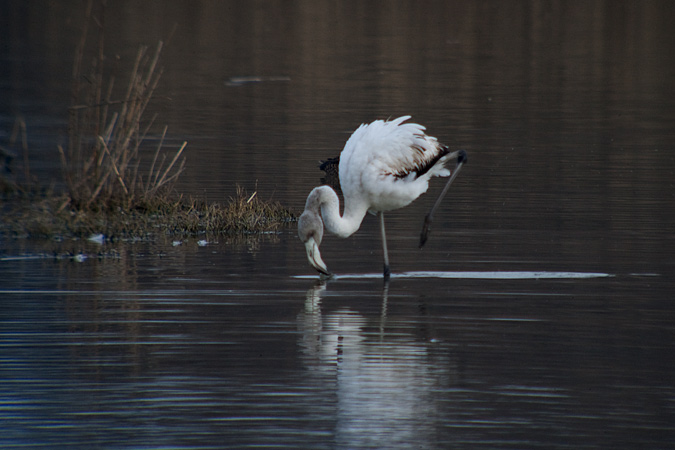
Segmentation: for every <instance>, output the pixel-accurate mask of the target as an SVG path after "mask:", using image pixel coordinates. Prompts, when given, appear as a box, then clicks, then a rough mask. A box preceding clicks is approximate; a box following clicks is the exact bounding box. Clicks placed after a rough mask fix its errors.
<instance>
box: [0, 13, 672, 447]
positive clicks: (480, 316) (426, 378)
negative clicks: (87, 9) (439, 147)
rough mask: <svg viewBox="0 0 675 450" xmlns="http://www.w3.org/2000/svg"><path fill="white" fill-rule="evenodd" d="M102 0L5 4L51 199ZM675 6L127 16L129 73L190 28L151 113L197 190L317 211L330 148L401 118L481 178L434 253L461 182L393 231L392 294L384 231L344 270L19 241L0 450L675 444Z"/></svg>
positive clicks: (333, 252) (15, 78)
mask: <svg viewBox="0 0 675 450" xmlns="http://www.w3.org/2000/svg"><path fill="white" fill-rule="evenodd" d="M79 5H80V3H79V2H73V3H72V4H71V3H69V2H57V3H50V4H48V5H40V6H38V5H33V4H24V3H23V2H13V1H10V2H3V3H2V6H1V7H2V8H3V12H2V14H0V25H2V26H0V33H2V34H0V38H1V39H2V40H3V41H6V42H7V43H8V45H7V46H3V47H2V48H3V50H2V51H0V62H1V63H2V64H0V67H2V69H0V93H1V94H2V98H3V99H5V98H6V99H8V100H7V101H3V102H0V145H3V146H4V145H6V141H7V140H8V139H9V135H10V132H11V127H12V123H13V121H14V118H15V116H16V114H21V115H23V117H24V118H25V120H26V123H27V126H28V136H29V147H30V161H31V170H32V171H33V173H34V174H35V175H37V176H38V177H39V178H40V180H41V181H44V183H45V184H48V182H49V180H52V179H55V180H58V176H59V169H58V165H57V162H58V161H57V153H56V152H55V147H56V144H57V143H62V142H63V140H64V139H65V138H64V136H65V131H64V130H65V121H66V117H67V116H66V113H65V111H66V108H67V105H68V101H69V88H70V80H69V76H70V75H69V73H70V61H71V58H72V48H73V47H74V45H75V44H74V43H75V42H76V39H77V36H78V26H79V25H78V23H79V22H78V21H77V20H78V15H77V11H78V8H79V7H80V6H79ZM160 11H161V14H160V13H159V12H160ZM673 18H675V9H674V8H673V6H672V5H671V4H670V3H668V2H663V3H661V2H640V3H639V4H637V3H633V2H610V3H607V2H582V3H578V2H558V3H552V4H551V3H540V2H504V3H502V2H480V1H479V2H470V3H465V2H442V3H439V4H435V3H434V4H428V5H425V7H424V8H421V7H420V6H419V4H418V3H414V2H396V3H395V7H387V8H385V7H383V5H381V4H379V3H370V2H365V3H363V2H343V3H340V4H337V5H330V6H327V5H323V4H321V3H310V4H303V3H283V4H279V5H264V6H263V5H262V4H261V5H255V4H251V5H249V4H244V3H239V2H213V3H210V2H203V3H202V2H171V3H168V4H166V3H164V2H143V3H142V4H136V2H116V5H115V6H113V5H112V4H110V5H109V7H108V16H107V19H106V22H105V26H106V28H107V30H114V31H115V32H114V33H113V32H110V33H108V35H107V37H106V47H107V48H110V51H111V52H112V53H117V54H118V55H119V57H120V61H121V62H120V66H121V67H124V64H123V62H125V61H128V60H130V59H131V60H133V56H134V55H135V52H136V48H137V45H138V44H140V43H148V44H153V43H154V42H156V41H157V40H158V39H160V38H166V37H167V36H168V35H169V33H170V32H171V29H172V28H173V26H174V24H177V29H176V34H175V35H174V37H173V38H172V40H171V41H170V43H169V45H167V47H166V49H165V54H164V55H165V59H164V64H165V75H164V77H163V79H162V83H161V86H160V94H159V95H158V96H157V99H156V102H155V103H154V104H153V105H152V106H151V108H153V110H152V112H157V113H158V114H159V116H158V119H157V120H158V121H159V122H161V123H167V124H168V126H169V135H170V137H171V139H170V145H178V144H179V143H180V142H182V141H183V140H188V142H189V144H188V149H187V152H188V153H187V155H188V166H187V167H188V169H187V172H186V173H185V174H184V177H183V178H182V179H181V182H180V185H179V186H178V189H179V190H180V191H181V192H184V193H189V194H192V195H198V196H203V197H205V198H207V199H208V200H210V201H214V200H219V201H225V200H226V199H227V197H228V196H230V195H233V194H234V192H235V189H236V185H237V184H240V185H242V186H243V187H245V188H246V189H248V190H249V191H251V192H252V191H257V192H258V196H260V197H261V198H274V199H276V200H279V201H280V202H282V203H284V204H286V205H289V206H291V207H293V208H295V209H296V210H300V209H301V208H302V206H303V204H304V199H305V197H306V195H307V193H308V192H309V190H310V189H311V188H312V187H313V186H315V185H316V184H317V183H318V180H319V177H320V176H321V173H320V172H319V171H318V170H317V168H316V163H317V161H319V160H321V159H325V158H328V157H331V156H335V155H337V154H338V152H339V151H340V149H341V147H342V145H343V143H344V141H345V140H346V139H347V137H348V136H349V133H350V132H351V131H352V130H353V129H355V128H356V127H357V126H358V125H359V124H360V123H362V122H367V121H370V120H373V119H376V118H387V117H390V116H391V117H394V116H397V115H402V114H412V115H413V118H414V120H417V121H419V122H420V123H423V124H425V125H427V127H428V131H429V132H430V133H431V134H433V135H435V136H438V137H439V139H440V140H441V141H442V142H445V143H448V144H450V145H451V146H452V147H453V148H464V149H466V150H467V152H468V153H469V163H468V164H467V165H466V166H465V168H464V169H463V170H462V173H461V174H460V175H459V177H458V178H457V180H456V182H455V184H454V185H453V187H452V189H451V191H450V192H451V194H450V195H449V196H448V198H447V199H446V202H445V204H444V205H443V208H442V210H441V211H439V212H438V213H437V215H436V221H435V224H434V227H433V230H432V233H431V236H430V239H429V242H428V243H427V245H426V247H425V248H424V249H422V250H419V249H418V248H417V243H418V239H419V232H420V230H421V226H422V219H423V217H424V214H425V212H426V211H427V209H428V208H429V207H430V205H431V203H432V202H433V197H434V196H435V195H436V194H437V193H438V192H439V190H440V188H441V186H440V185H439V184H436V185H434V186H432V188H431V189H430V193H429V195H428V196H426V197H425V198H422V199H420V200H419V201H417V202H416V203H415V204H413V205H411V206H410V207H408V208H406V209H404V210H402V211H399V212H394V213H391V214H389V215H388V217H387V234H388V240H389V250H390V259H391V265H392V270H393V275H392V278H391V280H390V282H389V283H387V284H385V283H384V282H383V280H382V278H381V274H380V270H381V246H380V241H379V235H378V224H377V221H376V220H375V219H374V218H373V217H366V219H365V221H364V223H363V225H362V227H361V230H359V232H357V233H356V234H355V235H354V236H352V237H350V238H349V239H347V240H341V239H337V238H334V237H330V236H329V237H327V238H326V239H325V242H324V243H323V245H322V255H323V257H324V260H325V261H326V263H327V264H328V266H329V267H330V268H331V270H332V271H333V272H335V274H336V277H335V278H333V279H331V280H320V279H319V277H318V276H317V275H316V274H315V273H313V272H312V270H311V268H310V267H309V266H308V264H307V261H306V257H305V255H304V249H303V248H302V245H301V244H300V242H299V241H298V239H297V237H296V236H295V230H294V229H292V228H289V229H287V230H282V231H281V232H279V233H274V234H269V235H265V236H262V237H255V236H252V237H244V238H225V237H213V236H198V237H195V238H189V239H182V238H176V237H163V236H160V237H158V239H157V240H156V241H154V242H109V241H105V242H103V243H102V244H99V243H96V242H88V241H70V240H62V241H49V242H44V241H37V240H13V239H9V238H6V237H3V238H2V239H0V304H1V305H2V308H0V419H1V420H0V447H3V448H35V449H37V448H50V449H52V448H70V449H73V448H76V449H80V448H81V449H90V448H105V449H122V448H124V449H127V448H128V449H132V448H135V449H141V448H143V449H147V448H167V449H168V448H172V449H207V448H214V449H215V448H218V449H220V448H237V449H239V448H254V447H258V448H260V447H279V448H294V449H295V448H311V449H318V448H343V449H355V448H411V447H413V448H429V449H431V448H504V449H507V448H508V449H510V448H519V449H520V448H546V449H548V448H574V449H577V448H638V447H640V448H667V447H669V446H670V445H671V443H672V442H673V441H674V440H675V426H674V425H673V424H674V423H675V380H674V377H673V375H672V374H673V363H672V359H673V358H672V355H673V354H674V351H675V306H674V305H675V304H674V303H673V301H672V300H673V295H672V293H673V288H674V287H675V284H673V281H672V278H673V272H674V270H673V268H674V266H675V264H674V259H673V256H672V255H673V254H674V253H675V245H673V243H674V240H675V233H674V232H673V227H672V224H673V223H675V209H674V208H673V199H674V197H675V194H674V192H675V191H674V189H673V182H672V180H673V175H674V171H675V159H674V158H675V148H674V145H673V143H674V142H675V139H674V138H675V133H674V130H675V125H674V124H675V95H673V94H674V93H675V92H674V91H675V89H674V87H675V86H674V85H673V81H672V80H674V79H675V70H674V69H675V64H674V63H673V60H672V58H666V57H665V56H663V55H670V54H672V53H673V48H672V47H673V43H674V42H675V40H673V39H672V37H673V32H672V19H673ZM64 61H65V63H64ZM120 71H122V70H121V69H120ZM122 72H123V71H122ZM120 83H121V82H120ZM120 85H122V83H121V84H120ZM19 154H20V153H19ZM56 185H57V186H58V181H57V182H56ZM199 241H204V242H199Z"/></svg>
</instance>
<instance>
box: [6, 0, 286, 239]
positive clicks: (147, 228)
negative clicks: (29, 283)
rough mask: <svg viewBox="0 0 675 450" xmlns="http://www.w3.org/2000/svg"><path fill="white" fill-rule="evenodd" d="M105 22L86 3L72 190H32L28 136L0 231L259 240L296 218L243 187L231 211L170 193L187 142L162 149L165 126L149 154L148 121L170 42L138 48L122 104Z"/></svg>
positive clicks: (76, 74)
mask: <svg viewBox="0 0 675 450" xmlns="http://www.w3.org/2000/svg"><path fill="white" fill-rule="evenodd" d="M92 22H93V23H96V24H97V25H98V26H99V33H98V42H97V46H96V49H95V57H93V58H92V59H91V60H92V61H93V62H92V64H91V67H90V68H89V70H88V71H87V72H86V73H85V71H84V70H83V69H82V61H83V60H84V59H85V58H84V55H85V53H86V52H85V47H86V44H87V42H88V34H89V33H88V30H89V24H90V23H92ZM101 23H102V20H94V19H93V15H92V2H91V1H90V2H88V4H87V9H86V12H85V25H84V27H83V30H82V36H81V39H80V42H79V44H78V46H77V49H76V52H75V62H74V64H73V87H72V105H71V107H70V109H69V124H68V136H69V140H68V146H67V148H66V149H64V148H62V147H61V146H59V147H58V151H59V155H60V160H61V165H62V171H63V177H64V184H65V186H66V190H65V192H63V193H60V194H54V193H51V192H49V193H45V192H41V191H39V190H38V188H37V187H36V186H35V185H34V183H33V181H32V179H31V177H30V174H29V168H28V159H27V148H26V144H25V142H26V140H25V136H24V139H23V142H24V149H23V150H24V165H25V167H24V171H25V176H24V178H25V179H26V185H25V186H20V185H18V184H16V183H14V182H12V183H10V182H6V183H0V186H2V187H3V191H4V192H5V193H4V197H5V198H6V199H7V198H9V197H11V198H12V201H11V202H9V204H5V205H4V206H3V207H2V210H3V211H2V220H1V221H0V232H3V233H5V234H7V233H9V234H12V235H15V236H26V237H30V236H41V237H51V236H62V237H65V236H87V235H89V234H92V233H102V234H104V235H105V236H107V237H121V238H124V237H132V236H133V237H146V236H148V235H152V234H157V233H178V234H194V233H200V232H210V233H228V234H231V233H260V232H265V231H270V230H275V229H278V228H279V227H280V226H282V225H283V224H286V223H288V222H290V221H292V220H293V217H294V216H293V214H292V213H291V212H290V211H289V210H287V209H285V208H283V207H282V206H281V205H280V204H278V203H276V202H267V201H261V200H259V199H258V198H257V196H256V193H253V195H248V194H247V193H246V192H245V191H244V190H243V189H238V190H237V195H236V197H235V198H232V199H230V202H229V204H227V205H225V206H221V205H219V204H216V203H213V204H207V203H205V202H203V201H200V200H197V199H193V198H185V197H184V196H176V194H175V191H174V189H173V187H174V184H175V182H176V180H177V179H178V177H179V176H180V174H181V172H182V171H183V168H184V167H185V158H184V157H183V150H184V149H185V147H186V146H187V142H183V143H182V145H180V146H179V147H178V149H177V150H174V151H173V153H171V152H167V151H165V149H164V142H165V137H166V133H167V127H164V128H163V131H162V133H161V134H159V135H156V141H157V144H156V145H155V146H154V148H148V145H147V139H146V138H147V137H148V136H149V133H150V130H151V128H152V127H153V124H154V123H155V117H152V118H151V119H150V120H149V121H145V122H144V117H143V114H144V112H145V111H146V107H147V105H148V103H149V101H150V99H151V98H152V95H153V93H154V91H155V88H156V87H157V85H158V82H159V79H160V77H161V74H162V68H161V67H160V66H159V64H158V63H159V58H160V55H161V51H162V48H163V43H162V42H161V41H160V42H159V44H158V45H157V47H156V49H155V51H154V52H149V50H148V47H146V46H142V47H140V48H139V50H138V53H137V55H136V58H135V61H134V64H133V68H132V70H131V73H130V76H129V82H128V84H127V85H126V88H125V89H124V94H123V97H122V98H121V99H117V100H116V99H114V98H113V93H114V92H115V78H114V77H112V76H110V77H109V79H108V80H106V81H104V64H105V61H106V59H105V57H104V55H103V34H104V33H103V30H102V27H101V26H100V24H101ZM23 130H25V126H24V127H23ZM24 134H25V133H24ZM149 150H150V151H149ZM148 155H151V157H150V158H146V159H147V160H144V158H143V157H144V156H148ZM2 180H4V178H3V177H1V176H0V181H2ZM8 191H12V192H13V194H11V195H9V194H8Z"/></svg>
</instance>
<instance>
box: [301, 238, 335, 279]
mask: <svg viewBox="0 0 675 450" xmlns="http://www.w3.org/2000/svg"><path fill="white" fill-rule="evenodd" d="M305 250H306V251H307V260H308V261H309V263H310V264H311V265H312V267H314V268H315V269H316V270H317V271H318V272H319V273H320V274H321V275H324V276H326V277H332V276H333V274H332V273H330V271H329V270H328V267H326V263H324V262H323V260H322V259H321V252H320V251H319V244H317V243H316V241H315V240H314V238H313V237H310V238H309V239H307V241H306V242H305Z"/></svg>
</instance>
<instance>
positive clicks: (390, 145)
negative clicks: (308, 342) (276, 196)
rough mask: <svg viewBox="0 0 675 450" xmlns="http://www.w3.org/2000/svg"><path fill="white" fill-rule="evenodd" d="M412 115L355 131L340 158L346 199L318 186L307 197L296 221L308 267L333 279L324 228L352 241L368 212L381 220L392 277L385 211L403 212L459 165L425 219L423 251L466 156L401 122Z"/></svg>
mask: <svg viewBox="0 0 675 450" xmlns="http://www.w3.org/2000/svg"><path fill="white" fill-rule="evenodd" d="M408 119H410V116H402V117H399V118H398V119H394V120H391V121H383V120H376V121H375V122H373V123H371V124H368V125H366V124H362V125H361V126H360V127H359V128H357V129H356V131H354V133H353V134H352V135H351V137H350V138H349V140H348V141H347V143H346V144H345V148H344V149H343V150H342V152H341V153H340V164H339V179H340V187H341V189H342V194H343V196H344V201H345V205H344V212H343V214H342V216H341V215H340V200H339V199H338V196H337V194H336V193H335V191H334V190H333V189H332V188H331V187H329V186H319V187H316V188H314V189H313V190H312V192H310V193H309V196H308V197H307V202H306V204H305V211H304V212H303V213H302V215H301V216H300V220H299V222H298V236H299V237H300V240H301V241H302V242H303V243H304V244H305V249H306V251H307V259H308V260H309V263H310V264H311V265H312V266H313V267H314V268H315V269H316V270H318V271H319V272H320V273H321V274H323V275H325V276H331V273H330V272H329V270H328V268H327V267H326V264H325V263H324V262H323V260H322V259H321V253H320V252H319V245H320V244H321V239H322V238H323V230H324V226H325V228H326V229H327V230H328V231H329V232H331V233H332V234H335V235H337V236H339V237H343V238H346V237H348V236H351V235H352V234H353V233H354V232H355V231H356V230H358V229H359V227H360V226H361V222H362V221H363V218H364V217H365V215H366V212H370V213H372V214H377V215H379V216H380V231H381V233H382V249H383V253H384V277H385V279H386V278H388V277H389V273H390V272H389V255H388V252H387V239H386V234H385V231H384V212H385V211H391V210H394V209H398V208H402V207H404V206H407V205H409V204H410V203H411V202H412V201H413V200H415V199H416V198H417V197H419V196H420V195H421V194H423V193H424V192H426V190H427V188H428V187H429V180H430V179H431V177H434V176H440V177H448V176H450V174H451V171H450V170H449V169H448V168H446V167H445V165H446V164H448V163H449V162H451V161H453V160H454V161H457V165H456V167H455V170H453V171H452V176H451V177H450V179H449V180H448V182H447V183H446V185H445V188H444V189H443V192H441V194H440V195H439V197H438V199H437V200H436V202H435V204H434V206H433V207H432V208H431V211H430V212H429V214H427V216H426V218H425V221H424V226H423V229H422V234H421V236H420V248H421V247H422V246H423V245H424V243H425V242H426V239H427V236H428V233H429V226H430V225H431V221H432V219H433V214H434V211H435V210H436V208H437V207H438V205H440V203H441V200H442V199H443V197H444V196H445V194H446V193H447V191H448V189H449V187H450V184H451V183H452V181H453V180H454V179H455V177H456V176H457V174H458V173H459V170H460V169H461V167H462V165H463V164H464V163H465V162H466V160H467V156H466V152H465V151H464V150H459V151H455V152H450V150H449V149H448V147H446V146H444V145H441V144H439V143H438V141H437V139H436V138H435V137H432V136H428V135H426V134H425V133H424V131H425V129H426V128H425V127H423V126H422V125H419V124H416V123H403V122H405V121H406V120H408Z"/></svg>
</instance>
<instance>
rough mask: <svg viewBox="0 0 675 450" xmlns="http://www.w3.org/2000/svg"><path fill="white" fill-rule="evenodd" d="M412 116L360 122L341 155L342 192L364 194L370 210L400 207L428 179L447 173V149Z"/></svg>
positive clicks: (413, 198) (349, 194) (352, 195)
mask: <svg viewBox="0 0 675 450" xmlns="http://www.w3.org/2000/svg"><path fill="white" fill-rule="evenodd" d="M408 119H410V116H402V117H399V118H397V119H394V120H391V121H382V120H377V121H375V122H372V123H370V124H368V125H361V126H360V127H359V128H358V129H357V130H356V131H355V132H354V133H353V134H352V136H351V137H350V138H349V140H348V141H347V144H346V145H345V148H344V150H343V151H342V153H341V154H340V169H339V171H340V183H341V185H342V191H343V193H344V194H345V196H348V197H352V198H357V197H358V198H366V199H367V201H368V202H369V203H370V205H371V210H376V211H386V210H390V209H396V208H401V207H403V206H405V205H407V204H409V203H410V202H412V201H413V200H415V199H416V198H417V197H418V196H419V195H420V194H422V193H424V192H426V190H427V187H428V181H429V178H431V177H432V176H448V175H450V171H449V170H448V169H446V168H445V167H444V164H445V160H444V157H445V156H446V155H447V154H449V150H448V148H447V147H445V146H442V145H440V144H439V143H438V141H437V140H436V138H434V137H432V136H428V135H426V134H425V132H424V131H425V128H424V127H423V126H422V125H419V124H416V123H404V122H405V121H406V120H408Z"/></svg>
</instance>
